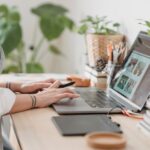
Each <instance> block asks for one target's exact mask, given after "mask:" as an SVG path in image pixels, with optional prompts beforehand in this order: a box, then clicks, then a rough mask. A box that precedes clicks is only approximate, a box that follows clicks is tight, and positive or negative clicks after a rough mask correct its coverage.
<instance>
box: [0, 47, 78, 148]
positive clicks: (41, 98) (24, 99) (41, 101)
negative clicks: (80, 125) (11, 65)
mask: <svg viewBox="0 0 150 150" xmlns="http://www.w3.org/2000/svg"><path fill="white" fill-rule="evenodd" d="M3 58H4V54H3V50H2V48H0V71H1V70H2V68H3V62H4V59H3ZM59 85H60V81H58V80H54V79H48V80H44V81H39V82H33V83H17V82H1V83H0V119H1V117H2V116H3V115H5V114H8V113H15V112H20V111H25V110H28V109H32V108H42V107H46V106H49V105H51V104H52V103H55V102H57V101H59V100H61V99H63V98H76V97H78V96H79V95H78V94H76V93H75V92H74V91H72V90H71V89H69V88H58V87H59ZM0 126H1V121H0ZM0 130H1V128H0ZM3 139H4V140H3V141H2V135H1V131H0V150H3V147H4V150H8V149H9V150H10V149H12V148H11V146H10V145H9V142H8V140H7V137H6V135H5V134H4V132H3ZM3 143H4V146H3Z"/></svg>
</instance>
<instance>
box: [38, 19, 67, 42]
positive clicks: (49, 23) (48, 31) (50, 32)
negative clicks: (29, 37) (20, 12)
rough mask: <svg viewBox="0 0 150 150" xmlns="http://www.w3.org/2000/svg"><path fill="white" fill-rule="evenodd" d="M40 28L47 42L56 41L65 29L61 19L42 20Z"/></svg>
mask: <svg viewBox="0 0 150 150" xmlns="http://www.w3.org/2000/svg"><path fill="white" fill-rule="evenodd" d="M40 27H41V31H42V33H43V35H44V37H46V38H47V40H54V39H56V38H58V37H59V36H60V35H61V34H62V32H63V31H64V29H65V27H64V25H62V22H61V19H59V18H57V19H56V17H53V18H49V19H44V18H43V19H41V21H40Z"/></svg>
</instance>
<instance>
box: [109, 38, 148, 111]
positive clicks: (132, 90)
mask: <svg viewBox="0 0 150 150" xmlns="http://www.w3.org/2000/svg"><path fill="white" fill-rule="evenodd" d="M139 37H140V41H139ZM141 40H142V42H141ZM143 43H146V44H143ZM149 45H150V37H148V39H145V38H143V37H141V35H139V36H138V37H137V39H136V41H135V43H134V45H133V47H132V48H131V53H130V54H129V55H128V58H127V59H126V60H125V62H124V64H123V67H122V68H121V70H120V71H119V72H117V74H116V75H115V76H114V78H113V80H112V82H111V89H113V90H114V91H116V92H117V93H119V94H121V95H122V96H123V97H124V98H126V100H129V101H131V102H132V103H134V104H136V105H137V106H139V107H140V108H141V107H143V105H144V104H145V101H146V96H147V94H148V93H149V92H150V46H149Z"/></svg>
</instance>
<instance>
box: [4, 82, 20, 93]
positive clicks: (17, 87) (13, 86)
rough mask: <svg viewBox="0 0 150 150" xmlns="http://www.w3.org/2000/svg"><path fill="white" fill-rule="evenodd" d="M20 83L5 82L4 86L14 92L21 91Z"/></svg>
mask: <svg viewBox="0 0 150 150" xmlns="http://www.w3.org/2000/svg"><path fill="white" fill-rule="evenodd" d="M21 85H22V84H21V83H19V82H18V83H17V82H16V83H14V82H6V83H5V87H6V88H9V89H10V90H12V91H14V92H21Z"/></svg>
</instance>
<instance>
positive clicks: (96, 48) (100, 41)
mask: <svg viewBox="0 0 150 150" xmlns="http://www.w3.org/2000/svg"><path fill="white" fill-rule="evenodd" d="M123 39H124V35H121V34H117V35H98V34H87V35H86V44H87V51H88V61H89V65H90V66H91V67H95V66H96V61H97V60H98V59H99V58H100V57H102V58H104V59H105V60H106V61H107V59H108V56H107V48H106V47H107V44H108V43H109V42H110V41H112V42H113V44H117V43H119V42H121V41H123Z"/></svg>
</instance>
